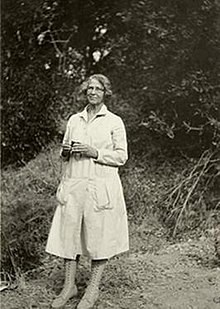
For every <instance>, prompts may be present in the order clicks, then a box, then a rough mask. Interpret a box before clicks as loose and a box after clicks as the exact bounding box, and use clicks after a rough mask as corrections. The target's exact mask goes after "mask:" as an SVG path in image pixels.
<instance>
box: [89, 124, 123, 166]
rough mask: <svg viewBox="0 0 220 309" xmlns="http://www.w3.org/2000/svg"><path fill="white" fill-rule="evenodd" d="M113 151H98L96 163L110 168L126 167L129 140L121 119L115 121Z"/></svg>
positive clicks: (112, 133) (112, 132)
mask: <svg viewBox="0 0 220 309" xmlns="http://www.w3.org/2000/svg"><path fill="white" fill-rule="evenodd" d="M111 135H112V142H113V150H111V149H105V148H103V149H98V158H97V159H95V160H94V161H95V162H97V163H100V164H105V165H110V166H116V167H117V166H121V165H124V164H125V162H126V161H127V159H128V151H127V138H126V131H125V126H124V123H123V121H122V120H121V118H118V119H117V121H115V123H114V125H113V127H112V131H111Z"/></svg>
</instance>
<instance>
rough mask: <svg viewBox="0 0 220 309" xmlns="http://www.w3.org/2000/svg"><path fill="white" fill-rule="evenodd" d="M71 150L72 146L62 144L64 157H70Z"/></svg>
mask: <svg viewBox="0 0 220 309" xmlns="http://www.w3.org/2000/svg"><path fill="white" fill-rule="evenodd" d="M70 151H71V146H70V145H69V144H64V145H63V146H62V152H61V155H62V156H63V157H68V156H69V155H70Z"/></svg>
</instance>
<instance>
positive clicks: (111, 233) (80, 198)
mask: <svg viewBox="0 0 220 309" xmlns="http://www.w3.org/2000/svg"><path fill="white" fill-rule="evenodd" d="M82 89H83V91H84V94H85V96H86V100H87V103H88V104H87V106H86V107H85V109H84V110H83V111H82V112H81V113H78V114H75V115H72V116H71V117H70V119H69V121H68V123H67V128H66V132H65V135H64V140H63V146H62V152H61V157H62V158H63V160H64V161H66V163H65V165H66V166H65V172H64V176H63V179H62V181H61V183H60V186H59V188H58V191H57V198H58V201H59V205H58V207H57V209H56V212H55V215H54V218H53V222H52V226H51V230H50V234H49V237H48V242H47V247H46V251H47V252H49V253H51V254H54V255H57V256H60V257H62V258H64V261H65V282H64V286H63V290H62V291H61V293H60V295H58V296H57V297H56V298H55V300H54V301H53V303H52V307H53V308H59V307H62V306H63V305H64V304H65V303H66V302H67V301H68V300H69V299H70V298H71V297H73V296H76V295H77V287H76V285H75V274H76V268H77V263H78V260H79V256H80V255H85V256H88V257H89V258H90V259H91V279H90V282H89V285H88V286H87V289H86V292H85V294H84V296H83V298H82V299H81V301H80V303H79V305H78V307H77V308H78V309H89V308H92V307H93V305H94V304H95V302H96V300H97V299H98V295H99V284H100V281H101V276H102V272H103V270H104V267H105V265H106V262H107V261H108V259H109V258H111V257H113V256H115V255H117V254H119V253H121V252H125V251H127V250H128V225H127V213H126V207H125V202H124V196H123V191H122V186H121V181H120V178H119V175H118V167H119V166H121V165H123V164H124V163H125V162H126V160H127V141H126V132H125V128H124V124H123V122H122V120H121V118H120V117H118V116H116V115H115V114H113V113H111V112H110V111H108V109H107V107H106V105H105V104H104V103H105V102H106V99H108V97H110V96H111V94H112V92H111V85H110V82H109V80H108V78H107V77H105V76H104V75H101V74H95V75H92V76H90V77H89V78H88V79H87V80H86V81H85V82H84V83H83V84H82Z"/></svg>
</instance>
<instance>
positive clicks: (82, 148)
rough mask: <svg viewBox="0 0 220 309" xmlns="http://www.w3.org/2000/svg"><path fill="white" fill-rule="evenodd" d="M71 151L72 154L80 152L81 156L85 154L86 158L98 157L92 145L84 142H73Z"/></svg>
mask: <svg viewBox="0 0 220 309" xmlns="http://www.w3.org/2000/svg"><path fill="white" fill-rule="evenodd" d="M71 153H72V154H73V155H74V154H80V155H81V156H85V157H88V158H93V159H97V158H98V151H97V149H95V148H94V147H91V146H89V145H86V144H81V143H77V142H76V143H75V144H74V145H73V146H72V149H71Z"/></svg>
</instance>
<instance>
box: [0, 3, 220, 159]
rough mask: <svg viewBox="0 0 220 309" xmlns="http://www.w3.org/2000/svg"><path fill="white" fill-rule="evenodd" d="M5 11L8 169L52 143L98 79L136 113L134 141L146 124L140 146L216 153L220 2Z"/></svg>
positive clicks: (131, 116)
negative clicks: (92, 78)
mask: <svg viewBox="0 0 220 309" xmlns="http://www.w3.org/2000/svg"><path fill="white" fill-rule="evenodd" d="M3 12H4V14H3V20H2V24H3V27H2V28H3V31H2V33H3V44H2V47H3V53H2V55H3V57H2V62H3V65H2V68H3V112H2V115H3V138H2V144H3V161H8V160H9V162H10V160H12V161H13V160H18V159H21V158H22V159H23V158H25V159H29V158H30V157H31V156H32V155H34V154H35V153H36V152H37V151H39V149H40V148H41V147H42V144H47V143H48V141H50V140H51V139H52V138H53V137H54V136H55V134H56V133H57V130H59V129H58V128H57V126H56V122H57V123H58V122H59V121H60V118H59V117H60V116H59V115H60V111H62V110H63V109H64V108H65V103H64V102H65V101H66V100H67V101H69V102H72V103H73V108H72V107H71V105H67V106H66V109H68V112H66V114H68V113H69V112H71V111H72V110H76V109H77V106H78V105H77V103H76V100H72V98H73V92H74V88H75V87H76V86H77V85H78V83H79V82H81V81H82V80H83V79H84V78H85V76H87V75H88V74H90V73H93V72H101V73H106V74H107V75H108V76H110V78H111V80H112V82H113V85H114V88H115V90H116V92H117V93H118V96H119V98H120V99H121V102H126V104H125V105H124V106H122V108H121V113H122V114H124V113H123V108H124V109H125V110H126V109H127V106H129V108H130V112H129V111H128V110H127V111H128V113H126V114H125V121H126V122H127V123H129V129H131V131H130V132H131V134H136V136H138V131H141V129H140V127H141V126H142V125H143V127H144V128H145V129H146V130H145V134H140V136H141V138H144V139H146V138H148V137H147V136H149V135H152V136H155V137H156V140H157V141H158V139H159V143H160V146H162V148H164V147H166V145H168V148H169V149H170V146H172V147H171V148H172V149H175V151H176V150H178V151H183V152H187V153H188V154H190V155H198V154H201V153H202V151H204V149H208V148H209V147H216V146H217V140H218V139H219V127H220V125H219V119H218V104H217V102H218V99H219V85H218V67H217V65H216V64H217V55H218V46H219V40H218V31H219V23H218V13H219V4H218V2H216V1H214V0H213V1H212V0H209V1H207V0H200V1H188V0H185V1H173V0H169V1H165V2H164V1H161V0H156V1H148V0H142V1H135V0H129V1H120V2H119V1H110V0H105V1H99V0H91V1H86V2H85V1H79V0H68V1H61V0H57V1H53V0H48V1H46V0H41V1H36V0H32V1H26V0H24V1H20V0H15V1H12V0H9V1H7V2H6V1H5V2H4V3H3ZM63 96H65V97H66V99H65V100H63ZM137 102H138V104H137ZM74 106H75V107H74ZM15 110H16V111H17V112H16V113H15ZM116 111H117V110H116ZM119 112H120V111H119ZM56 119H57V121H56ZM138 125H140V126H138ZM136 128H137V129H136Z"/></svg>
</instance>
